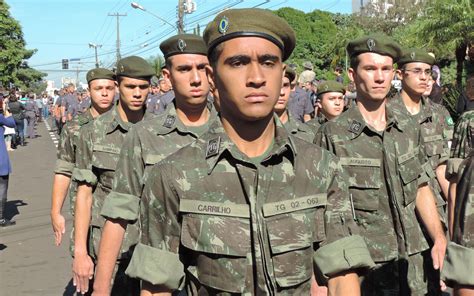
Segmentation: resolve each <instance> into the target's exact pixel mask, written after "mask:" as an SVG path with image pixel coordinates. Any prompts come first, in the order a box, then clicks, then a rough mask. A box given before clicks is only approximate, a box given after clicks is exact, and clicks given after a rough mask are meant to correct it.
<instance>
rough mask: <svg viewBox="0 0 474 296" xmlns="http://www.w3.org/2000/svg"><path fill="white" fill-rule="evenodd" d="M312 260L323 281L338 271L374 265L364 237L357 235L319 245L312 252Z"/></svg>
mask: <svg viewBox="0 0 474 296" xmlns="http://www.w3.org/2000/svg"><path fill="white" fill-rule="evenodd" d="M314 262H315V264H316V268H317V269H318V271H319V273H320V275H322V276H323V278H324V280H325V281H327V280H328V279H329V278H330V277H331V276H333V275H336V274H338V273H340V272H344V271H349V270H353V269H358V268H372V267H373V266H375V263H374V261H373V260H372V257H370V253H369V250H368V249H367V245H366V244H365V241H364V239H363V238H362V237H361V236H359V235H351V236H348V237H345V238H342V239H339V240H337V241H334V242H332V243H330V244H327V245H325V246H322V247H320V248H319V249H318V250H317V251H316V253H315V254H314Z"/></svg>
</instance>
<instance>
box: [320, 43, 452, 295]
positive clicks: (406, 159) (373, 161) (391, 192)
mask: <svg viewBox="0 0 474 296" xmlns="http://www.w3.org/2000/svg"><path fill="white" fill-rule="evenodd" d="M347 52H348V54H349V56H350V68H349V71H348V73H349V78H350V79H351V80H352V81H354V84H355V86H356V89H357V104H356V105H355V106H353V107H352V108H350V109H348V110H347V111H346V112H344V113H343V114H341V115H340V116H339V117H338V118H336V119H335V120H332V121H328V122H327V123H326V124H325V125H324V126H323V127H322V128H321V132H320V133H319V136H318V137H316V139H315V143H317V144H318V145H320V146H322V147H324V148H326V149H328V150H329V151H332V152H334V153H335V154H336V155H337V156H338V157H340V159H341V162H342V164H343V167H344V168H345V169H346V171H347V172H348V174H349V179H348V180H349V190H350V193H351V206H352V209H353V214H354V218H355V219H356V221H357V223H358V225H359V226H360V229H361V231H362V235H363V236H364V238H365V240H366V242H367V245H368V247H369V250H370V253H371V255H372V258H373V259H374V261H375V263H376V267H375V268H374V269H372V270H370V272H369V273H368V274H367V275H365V276H364V277H363V279H362V281H361V287H362V294H363V295H425V294H427V293H429V294H428V295H434V294H431V293H435V294H436V293H437V291H436V290H438V289H439V285H440V283H439V279H438V280H436V279H434V278H429V276H431V275H432V274H433V272H429V271H428V270H430V269H431V271H432V270H433V268H434V269H437V270H439V269H441V268H442V266H443V258H444V253H445V250H446V237H445V234H444V231H443V227H442V225H441V222H440V217H439V214H438V212H437V210H436V199H435V197H434V195H433V192H432V191H431V189H430V187H429V185H428V182H429V180H430V177H429V176H430V170H431V169H430V167H429V163H428V162H427V161H426V155H425V152H424V150H423V149H422V146H423V142H422V141H421V134H420V129H419V127H418V126H416V125H414V124H413V122H412V118H410V117H408V116H406V115H405V114H404V113H403V112H402V111H401V110H400V108H396V106H393V100H392V101H390V100H388V99H387V94H388V93H389V90H390V85H391V81H392V79H393V76H394V74H395V70H394V67H393V64H394V63H395V62H397V60H398V58H399V57H400V55H401V48H400V47H399V45H398V44H397V43H396V42H394V41H393V40H391V39H390V38H388V37H386V36H380V35H376V36H364V37H361V38H358V39H355V40H352V41H350V42H349V43H348V45H347ZM431 173H432V172H431ZM423 230H426V231H427V232H428V234H429V238H430V239H431V241H432V242H433V245H432V247H431V248H430V244H429V242H428V240H427V238H426V237H425V235H424V234H423ZM430 256H432V257H433V259H432V260H433V261H432V262H433V264H432V265H430V263H429V262H430V260H431V259H429V257H430ZM428 259H429V260H428ZM443 288H444V287H443Z"/></svg>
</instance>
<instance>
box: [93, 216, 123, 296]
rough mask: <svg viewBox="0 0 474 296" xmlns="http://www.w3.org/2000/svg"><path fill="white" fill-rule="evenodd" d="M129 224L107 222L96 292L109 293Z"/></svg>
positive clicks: (97, 274) (96, 278) (100, 249)
mask: <svg viewBox="0 0 474 296" xmlns="http://www.w3.org/2000/svg"><path fill="white" fill-rule="evenodd" d="M126 227H127V223H126V222H124V221H114V220H107V221H106V222H105V225H104V228H103V230H102V237H101V239H100V247H99V261H98V262H97V270H96V277H95V281H94V291H100V292H105V293H109V290H110V281H111V279H112V274H113V271H114V267H115V262H116V261H117V257H118V255H119V252H120V246H121V244H122V240H123V237H124V235H125V229H126Z"/></svg>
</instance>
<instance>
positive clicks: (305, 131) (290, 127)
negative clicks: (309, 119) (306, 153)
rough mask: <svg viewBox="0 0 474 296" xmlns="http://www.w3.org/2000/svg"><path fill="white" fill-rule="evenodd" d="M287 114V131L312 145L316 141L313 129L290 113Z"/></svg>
mask: <svg viewBox="0 0 474 296" xmlns="http://www.w3.org/2000/svg"><path fill="white" fill-rule="evenodd" d="M286 112H287V113H288V121H287V122H286V123H285V124H284V126H285V128H286V130H287V131H288V132H289V133H290V134H292V135H293V136H295V137H297V138H300V139H302V140H304V141H306V142H309V143H312V142H313V139H314V132H313V131H312V130H311V128H310V127H309V126H307V125H305V124H304V123H301V122H299V121H298V120H296V119H294V118H293V116H292V115H291V114H290V113H289V112H288V111H286Z"/></svg>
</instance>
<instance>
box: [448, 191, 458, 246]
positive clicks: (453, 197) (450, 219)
mask: <svg viewBox="0 0 474 296" xmlns="http://www.w3.org/2000/svg"><path fill="white" fill-rule="evenodd" d="M456 187H457V182H452V183H451V184H450V185H449V195H448V223H449V234H450V236H451V237H452V235H453V228H454V205H455V204H456Z"/></svg>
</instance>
